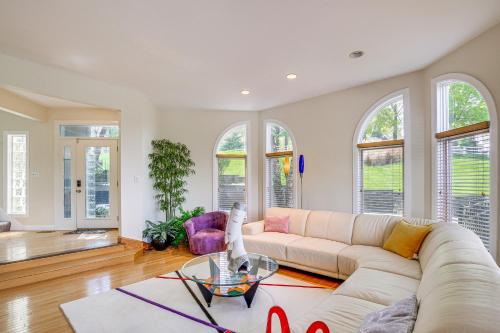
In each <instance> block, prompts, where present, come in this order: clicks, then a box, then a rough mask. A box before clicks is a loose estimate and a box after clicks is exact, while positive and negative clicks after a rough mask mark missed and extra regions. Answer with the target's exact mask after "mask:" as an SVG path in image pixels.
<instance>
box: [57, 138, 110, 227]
mask: <svg viewBox="0 0 500 333" xmlns="http://www.w3.org/2000/svg"><path fill="white" fill-rule="evenodd" d="M58 146H59V147H58V150H59V152H58V160H59V161H61V162H62V163H59V165H60V170H59V173H58V174H59V176H58V179H59V186H58V185H56V186H57V187H58V188H61V187H64V191H63V193H61V194H62V195H60V196H58V195H56V198H57V199H56V200H57V201H58V203H57V206H56V209H58V211H59V213H60V214H61V215H59V216H60V217H61V218H60V219H58V228H59V229H75V228H78V229H89V228H118V225H119V221H118V211H119V210H118V189H119V187H118V185H119V184H118V149H117V147H118V142H117V140H114V139H62V140H60V144H59V145H58ZM56 194H58V193H57V192H56Z"/></svg>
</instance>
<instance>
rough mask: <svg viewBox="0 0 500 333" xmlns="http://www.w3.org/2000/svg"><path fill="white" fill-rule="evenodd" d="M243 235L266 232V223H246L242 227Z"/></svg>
mask: <svg viewBox="0 0 500 333" xmlns="http://www.w3.org/2000/svg"><path fill="white" fill-rule="evenodd" d="M241 232H242V234H243V235H256V234H260V233H261V232H264V221H257V222H250V223H245V224H243V226H242V227H241Z"/></svg>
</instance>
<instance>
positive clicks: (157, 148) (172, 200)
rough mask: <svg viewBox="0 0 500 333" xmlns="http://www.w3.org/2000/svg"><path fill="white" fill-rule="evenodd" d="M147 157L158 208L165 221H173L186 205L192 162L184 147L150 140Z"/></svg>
mask: <svg viewBox="0 0 500 333" xmlns="http://www.w3.org/2000/svg"><path fill="white" fill-rule="evenodd" d="M151 144H152V146H153V147H152V148H153V150H152V152H151V154H149V176H150V177H151V178H152V179H153V188H154V189H155V190H156V195H155V198H156V200H157V201H158V206H159V208H160V210H161V211H162V212H164V213H165V221H170V220H171V219H172V218H174V217H175V214H176V212H177V210H178V209H179V208H180V207H181V205H182V203H183V202H184V201H186V198H185V197H184V194H185V193H186V192H187V189H186V177H187V176H189V175H192V174H194V173H195V172H194V162H193V160H192V159H191V152H190V151H189V149H188V147H187V146H186V145H184V144H182V143H179V142H172V141H170V140H167V139H160V140H153V141H151Z"/></svg>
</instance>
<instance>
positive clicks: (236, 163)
mask: <svg viewBox="0 0 500 333" xmlns="http://www.w3.org/2000/svg"><path fill="white" fill-rule="evenodd" d="M220 163H225V164H227V166H224V168H223V172H222V174H223V175H224V176H240V177H245V160H244V159H242V158H233V159H224V160H222V161H221V160H219V165H220Z"/></svg>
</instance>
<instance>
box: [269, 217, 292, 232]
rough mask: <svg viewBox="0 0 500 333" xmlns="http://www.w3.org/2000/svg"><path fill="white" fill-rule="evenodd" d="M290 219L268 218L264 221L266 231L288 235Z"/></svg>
mask: <svg viewBox="0 0 500 333" xmlns="http://www.w3.org/2000/svg"><path fill="white" fill-rule="evenodd" d="M289 223H290V217H288V216H267V217H266V219H265V220H264V231H274V232H281V233H284V234H287V233H288V224H289Z"/></svg>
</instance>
